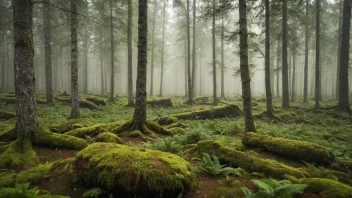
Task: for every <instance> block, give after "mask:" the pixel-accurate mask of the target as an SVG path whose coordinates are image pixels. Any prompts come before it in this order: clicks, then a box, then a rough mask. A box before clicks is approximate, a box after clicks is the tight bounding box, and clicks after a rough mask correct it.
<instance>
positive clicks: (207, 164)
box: [196, 153, 242, 176]
mask: <svg viewBox="0 0 352 198" xmlns="http://www.w3.org/2000/svg"><path fill="white" fill-rule="evenodd" d="M196 171H198V172H201V173H205V174H208V175H212V176H215V175H220V174H223V175H230V174H235V175H240V171H242V169H241V168H232V167H225V165H221V164H220V162H219V159H218V158H217V157H216V156H210V155H209V154H208V153H203V158H202V164H201V165H200V166H197V167H196Z"/></svg>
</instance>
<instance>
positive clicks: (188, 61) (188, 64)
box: [186, 0, 193, 104]
mask: <svg viewBox="0 0 352 198" xmlns="http://www.w3.org/2000/svg"><path fill="white" fill-rule="evenodd" d="M189 1H190V0H187V13H186V18H187V76H188V101H187V103H188V104H193V89H192V87H193V86H192V77H191V33H190V27H189V26H190V22H189V15H190V11H189Z"/></svg>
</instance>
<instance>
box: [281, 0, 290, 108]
mask: <svg viewBox="0 0 352 198" xmlns="http://www.w3.org/2000/svg"><path fill="white" fill-rule="evenodd" d="M287 38H288V37H287V0H283V2H282V107H283V108H289V107H290V101H289V86H288V64H287Z"/></svg>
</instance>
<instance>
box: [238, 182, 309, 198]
mask: <svg viewBox="0 0 352 198" xmlns="http://www.w3.org/2000/svg"><path fill="white" fill-rule="evenodd" d="M251 182H252V183H253V184H254V185H255V186H257V187H258V189H259V190H258V192H256V193H252V192H251V191H250V190H249V189H248V188H246V187H244V188H241V189H242V191H243V193H244V194H245V195H246V197H247V198H292V197H293V195H295V194H297V193H299V192H301V191H302V190H304V189H305V188H306V187H307V186H308V185H305V184H292V182H291V181H289V180H281V181H277V180H275V179H262V180H257V179H253V180H251Z"/></svg>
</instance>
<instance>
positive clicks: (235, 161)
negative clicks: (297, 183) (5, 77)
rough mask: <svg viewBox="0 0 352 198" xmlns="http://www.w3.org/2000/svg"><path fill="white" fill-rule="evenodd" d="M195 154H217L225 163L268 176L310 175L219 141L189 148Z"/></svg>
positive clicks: (201, 143) (199, 143) (207, 141)
mask: <svg viewBox="0 0 352 198" xmlns="http://www.w3.org/2000/svg"><path fill="white" fill-rule="evenodd" d="M188 152H190V153H193V154H195V155H202V154H203V153H208V154H210V155H215V156H217V157H218V158H219V160H220V161H222V162H223V163H225V164H228V165H230V166H234V167H241V168H243V169H245V170H247V171H250V172H259V173H265V174H266V175H267V176H270V177H275V178H282V177H283V176H284V175H285V174H287V175H292V176H295V177H298V178H302V177H305V176H307V175H308V173H307V172H306V171H303V170H300V169H297V168H294V167H291V166H287V165H285V164H282V163H280V162H277V161H274V160H268V159H262V158H259V157H255V156H252V155H249V154H246V153H244V152H241V151H238V150H234V149H231V148H229V147H226V146H224V145H222V144H220V143H218V142H215V141H211V140H205V141H200V142H198V144H197V145H196V146H195V147H194V148H192V149H190V150H188Z"/></svg>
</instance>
